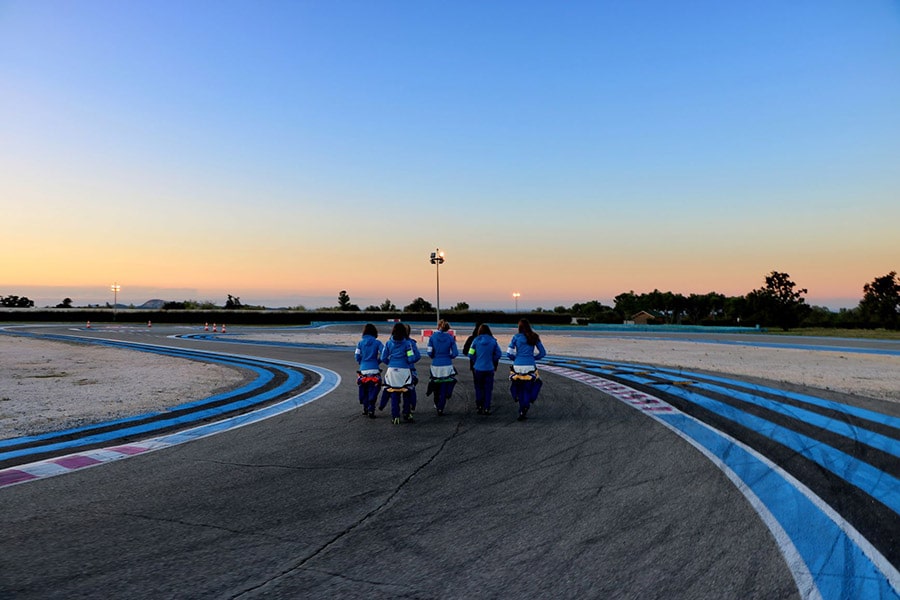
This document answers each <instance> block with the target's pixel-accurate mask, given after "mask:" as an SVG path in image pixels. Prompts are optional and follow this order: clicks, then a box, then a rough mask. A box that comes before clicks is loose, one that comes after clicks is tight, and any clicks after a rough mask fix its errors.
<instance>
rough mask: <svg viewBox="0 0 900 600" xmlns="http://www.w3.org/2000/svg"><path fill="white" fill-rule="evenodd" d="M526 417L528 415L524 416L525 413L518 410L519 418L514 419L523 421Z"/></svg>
mask: <svg viewBox="0 0 900 600" xmlns="http://www.w3.org/2000/svg"><path fill="white" fill-rule="evenodd" d="M527 418H528V417H526V416H525V413H523V412H520V413H519V418H518V419H516V420H517V421H524V420H525V419H527Z"/></svg>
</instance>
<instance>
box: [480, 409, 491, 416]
mask: <svg viewBox="0 0 900 600" xmlns="http://www.w3.org/2000/svg"><path fill="white" fill-rule="evenodd" d="M481 414H483V415H489V414H492V413H491V409H489V408H485V409H484V410H482V411H481Z"/></svg>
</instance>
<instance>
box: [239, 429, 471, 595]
mask: <svg viewBox="0 0 900 600" xmlns="http://www.w3.org/2000/svg"><path fill="white" fill-rule="evenodd" d="M462 425H463V423H462V421H460V422H458V423H457V424H456V428H455V429H454V431H453V433H451V434H450V435H449V436H447V437H446V438H444V441H442V442H441V444H440V446H438V448H437V449H436V450H435V451H434V453H433V454H432V455H431V456H430V457H429V458H428V459H427V460H426V461H425V462H423V463H422V464H421V465H419V466H418V467H416V468H415V469H413V471H412V472H411V473H410V474H409V475H407V476H406V477H405V478H404V479H403V481H401V482H400V483H399V484H398V485H397V486H396V487H395V488H394V490H393V491H392V492H391V493H390V494H388V496H387V497H386V498H385V499H384V501H383V502H381V503H380V504H379V505H378V506H376V507H375V508H373V509H372V510H370V511H369V512H368V513H366V514H365V515H363V516H362V517H360V518H359V519H358V520H357V521H356V522H354V523H352V524H350V525H349V526H348V527H346V528H345V529H344V530H342V531H340V532H338V533H337V534H336V535H335V536H334V537H332V538H331V539H330V540H328V541H327V542H325V543H324V544H322V545H321V546H319V548H317V549H315V550H314V551H313V552H312V553H310V554H309V556H307V557H306V558H303V559H302V560H300V562H298V563H297V564H296V565H294V566H292V567H290V568H288V569H285V570H283V571H282V572H280V573H278V574H276V575H275V576H273V577H270V578H268V579H266V580H265V581H263V582H261V583H259V584H257V585H254V586H252V587H249V588H247V589H245V590H243V591H241V592H239V593H237V594H236V595H234V596H231V598H232V599H234V598H241V597H244V596H246V595H247V594H251V593H253V592H255V591H257V590H260V589H262V588H264V587H266V586H267V585H269V584H270V583H272V582H274V581H277V580H279V579H281V578H283V577H286V576H288V575H290V574H291V573H294V572H296V571H299V570H301V569H303V568H305V567H306V565H307V564H308V563H309V562H311V561H312V560H314V559H315V558H317V557H318V556H320V555H321V554H323V553H324V552H326V551H327V550H328V549H329V548H331V547H332V546H334V545H335V544H337V543H338V542H339V541H341V540H342V539H343V538H345V537H346V536H348V535H350V534H351V533H352V532H353V531H355V530H356V529H357V528H359V527H360V526H362V525H363V524H364V523H366V522H367V521H368V520H369V519H371V518H372V517H374V516H375V515H377V514H378V513H380V512H381V511H383V510H384V509H385V508H386V507H387V506H389V505H390V504H391V503H392V502H393V500H394V498H396V497H397V495H398V494H399V493H400V492H401V491H402V490H403V488H404V487H406V485H407V484H408V483H409V482H410V481H412V479H413V478H414V477H415V476H416V475H418V474H419V473H421V472H422V471H423V470H424V469H425V468H427V467H428V466H429V465H430V464H431V463H432V462H434V461H435V459H437V457H438V456H440V455H441V453H442V452H443V451H444V448H445V447H446V446H447V444H449V443H450V441H451V440H453V439H454V438H455V437H457V436H458V435H459V434H460V430H461V428H462ZM320 572H323V573H324V572H325V571H320Z"/></svg>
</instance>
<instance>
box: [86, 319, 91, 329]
mask: <svg viewBox="0 0 900 600" xmlns="http://www.w3.org/2000/svg"><path fill="white" fill-rule="evenodd" d="M87 328H88V329H90V328H91V322H90V321H88V323H87Z"/></svg>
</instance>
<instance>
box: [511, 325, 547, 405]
mask: <svg viewBox="0 0 900 600" xmlns="http://www.w3.org/2000/svg"><path fill="white" fill-rule="evenodd" d="M506 356H507V357H508V358H509V359H510V360H511V361H513V364H512V366H511V367H510V371H509V379H510V386H509V391H510V393H511V394H512V396H513V399H514V400H515V401H516V402H518V403H519V421H524V420H525V419H526V418H527V416H528V409H529V408H530V407H531V405H532V403H534V401H535V400H537V397H538V393H539V392H540V391H541V386H542V385H543V382H542V381H541V379H540V376H539V374H538V371H537V364H536V361H538V360H540V359H542V358H544V357H545V356H547V351H546V350H545V349H544V345H543V344H542V343H541V337H540V336H539V335H538V334H537V333H536V332H535V331H534V330H533V329H532V328H531V323H529V322H528V319H519V333H517V334H516V335H514V336H513V338H512V339H511V340H510V342H509V347H508V348H507V349H506Z"/></svg>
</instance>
